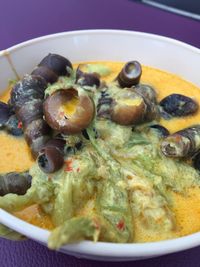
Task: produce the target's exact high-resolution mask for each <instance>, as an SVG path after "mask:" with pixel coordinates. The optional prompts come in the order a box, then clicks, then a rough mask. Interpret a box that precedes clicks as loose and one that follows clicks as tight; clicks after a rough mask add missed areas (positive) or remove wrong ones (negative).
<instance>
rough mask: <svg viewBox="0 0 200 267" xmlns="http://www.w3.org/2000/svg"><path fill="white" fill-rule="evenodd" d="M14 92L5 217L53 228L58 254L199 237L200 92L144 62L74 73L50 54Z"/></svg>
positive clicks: (2, 180)
mask: <svg viewBox="0 0 200 267" xmlns="http://www.w3.org/2000/svg"><path fill="white" fill-rule="evenodd" d="M11 87H12V88H11V89H10V90H8V91H6V93H5V94H4V95H2V97H1V101H2V102H1V103H0V104H1V105H0V110H1V113H0V114H1V117H0V122H1V127H2V132H1V135H0V143H1V151H0V153H1V158H2V159H5V158H6V159H7V160H6V161H1V165H0V172H1V176H0V195H1V196H0V208H3V209H5V210H7V211H9V212H11V213H13V214H14V215H16V216H17V217H19V218H22V219H23V220H26V221H28V222H30V223H32V224H35V225H37V226H40V227H43V228H46V229H50V230H51V231H52V232H51V235H50V238H49V243H48V245H49V247H50V248H53V249H58V248H59V247H60V246H62V245H64V244H67V243H71V242H76V241H79V240H81V239H93V240H95V241H97V240H100V241H106V242H116V243H131V242H132V243H133V242H148V241H158V240H163V239H169V238H174V237H178V236H183V235H187V234H190V233H193V232H196V231H199V229H200V222H199V220H198V214H199V212H200V207H199V205H198V202H199V195H200V194H199V192H200V188H199V185H200V174H199V169H200V163H199V158H200V156H199V150H200V142H199V140H200V139H199V136H200V126H199V125H198V121H199V117H200V111H199V102H200V91H199V89H198V88H197V87H196V86H194V85H192V84H191V83H189V82H187V81H184V80H183V79H181V78H180V77H177V76H175V75H172V74H169V73H166V72H163V71H160V70H157V69H154V68H151V67H146V66H141V64H140V63H139V62H138V61H134V60H133V61H130V62H127V63H119V62H93V63H92V62H84V63H81V64H74V66H73V65H72V64H71V62H70V61H69V60H68V59H66V58H64V57H62V56H60V55H55V54H49V55H47V56H46V57H45V58H44V59H43V60H42V61H41V62H40V63H39V64H38V66H36V68H35V69H34V70H33V72H32V73H31V74H26V75H25V76H24V77H22V79H21V80H20V81H14V82H13V85H12V86H11ZM6 103H7V104H6ZM13 148H14V149H13ZM188 218H189V219H188Z"/></svg>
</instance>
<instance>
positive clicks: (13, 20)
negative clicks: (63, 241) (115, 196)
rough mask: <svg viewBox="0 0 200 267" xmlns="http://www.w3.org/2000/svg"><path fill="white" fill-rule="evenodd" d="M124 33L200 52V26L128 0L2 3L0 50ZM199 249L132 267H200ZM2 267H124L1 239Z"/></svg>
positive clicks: (24, 242)
mask: <svg viewBox="0 0 200 267" xmlns="http://www.w3.org/2000/svg"><path fill="white" fill-rule="evenodd" d="M95 28H96V29H100V28H107V29H126V30H136V31H144V32H150V33H156V34H160V35H164V36H169V37H172V38H176V39H178V40H181V41H184V42H186V43H189V44H192V45H194V46H196V47H199V48H200V22H198V21H195V20H192V19H188V18H184V17H181V16H177V15H174V14H171V13H168V12H164V11H161V10H159V9H155V8H151V7H147V6H144V5H140V4H137V3H134V2H132V1H128V0H57V1H53V0H32V1H30V0H29V1H27V0H20V1H15V0H14V1H13V0H7V1H1V6H0V50H1V49H4V48H7V47H9V46H12V45H14V44H17V43H19V42H22V41H25V40H28V39H31V38H34V37H38V36H41V35H45V34H50V33H55V32H61V31H69V30H80V29H95ZM199 255H200V247H198V248H195V249H191V250H188V251H186V252H181V253H176V254H172V255H169V256H163V257H160V258H156V259H150V260H145V261H140V262H129V263H123V266H124V267H126V266H127V267H128V266H135V267H136V266H137V267H139V266H142V267H147V266H148V267H149V266H162V267H165V266H166V267H168V266H173V267H174V266H175V267H179V266H181V267H187V266H190V267H194V266H200V256H199ZM0 266H1V267H18V266H20V267H22V266H29V267H33V266H34V267H35V266H43V267H46V266H48V267H51V266H52V267H57V266H59V267H62V266H72V267H78V266H82V267H85V266H87V267H89V266H96V267H97V266H101V267H104V266H121V263H100V262H95V261H88V260H79V259H76V258H74V257H70V256H66V255H64V254H61V253H57V252H53V251H49V250H48V249H47V248H45V247H43V246H41V245H39V244H37V243H35V242H33V241H23V242H20V243H16V242H11V241H6V240H2V239H1V240H0Z"/></svg>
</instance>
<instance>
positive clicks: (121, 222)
mask: <svg viewBox="0 0 200 267" xmlns="http://www.w3.org/2000/svg"><path fill="white" fill-rule="evenodd" d="M117 228H118V229H119V230H120V231H123V230H124V228H125V223H124V221H123V220H120V221H119V222H118V224H117Z"/></svg>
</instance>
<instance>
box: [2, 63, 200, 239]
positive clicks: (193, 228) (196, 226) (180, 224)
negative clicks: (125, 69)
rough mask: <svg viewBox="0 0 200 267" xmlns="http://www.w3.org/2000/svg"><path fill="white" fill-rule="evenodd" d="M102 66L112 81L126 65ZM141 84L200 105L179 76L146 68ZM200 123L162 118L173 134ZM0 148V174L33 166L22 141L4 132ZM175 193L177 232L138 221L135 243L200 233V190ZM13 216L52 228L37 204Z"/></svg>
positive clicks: (199, 94)
mask: <svg viewBox="0 0 200 267" xmlns="http://www.w3.org/2000/svg"><path fill="white" fill-rule="evenodd" d="M94 63H95V62H94ZM96 63H97V62H96ZM98 63H99V62H98ZM101 64H105V65H106V66H108V67H109V68H111V70H112V72H111V74H109V75H108V76H105V77H103V78H102V79H103V80H105V81H112V80H113V79H114V78H115V77H116V76H117V74H118V73H119V71H120V70H121V68H122V66H123V63H118V62H101ZM76 66H77V64H76V65H75V67H76ZM141 82H143V83H148V84H151V85H152V86H154V88H155V89H156V91H157V93H158V101H159V100H161V99H162V98H164V97H165V96H167V95H169V94H172V93H180V94H184V95H186V96H189V97H194V98H195V99H196V100H197V101H198V103H200V90H199V88H197V87H196V86H195V85H193V84H191V83H189V82H187V81H185V80H183V79H182V78H181V77H178V76H176V75H173V74H169V73H166V72H163V71H161V70H158V69H154V68H150V67H146V66H143V73H142V78H141ZM8 99H9V90H7V91H6V93H4V94H3V95H2V96H1V97H0V100H1V101H5V102H7V100H8ZM199 122H200V110H199V111H198V112H197V113H196V114H195V115H193V116H189V117H185V118H177V119H172V120H169V121H166V120H163V119H161V124H163V125H164V126H165V127H167V128H168V129H169V130H170V132H172V133H173V132H175V131H177V130H180V129H183V128H185V127H188V126H190V125H192V124H196V123H199ZM0 147H1V149H0V172H9V171H14V170H15V171H23V170H27V169H28V168H30V167H31V165H32V164H33V163H34V160H33V159H32V157H31V154H30V151H29V148H28V146H27V144H26V143H25V141H24V140H23V138H15V137H12V136H8V135H6V134H4V133H1V134H0ZM172 194H173V202H174V207H173V211H174V213H175V216H176V223H177V228H176V230H175V231H173V233H171V234H168V235H166V234H163V233H157V234H155V232H154V233H152V232H150V231H148V230H144V229H143V228H142V227H141V225H140V224H139V222H137V221H134V231H135V241H136V242H148V241H157V240H161V239H165V238H172V237H176V236H184V235H188V234H191V233H193V232H197V231H200V204H199V203H200V188H190V189H189V190H188V194H187V195H186V196H182V195H180V194H177V193H172ZM14 214H15V215H16V216H17V217H19V218H21V219H23V220H25V221H27V222H29V223H32V224H34V225H37V226H39V227H42V228H47V229H52V228H53V224H52V222H51V219H50V217H49V216H48V215H46V214H44V212H42V210H41V209H40V207H39V206H38V205H33V206H30V207H28V208H25V209H24V210H22V211H20V212H15V213H14Z"/></svg>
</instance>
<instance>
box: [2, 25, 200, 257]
mask: <svg viewBox="0 0 200 267" xmlns="http://www.w3.org/2000/svg"><path fill="white" fill-rule="evenodd" d="M85 34H87V35H88V34H89V35H93V34H104V35H105V34H120V35H134V36H137V37H141V38H150V39H154V40H160V41H163V42H165V43H166V42H167V43H170V44H174V45H176V46H182V47H184V48H185V49H187V50H188V49H189V50H190V51H192V52H194V53H197V54H200V49H199V48H197V47H194V46H192V45H190V44H186V43H184V42H182V41H178V40H175V39H172V38H169V37H165V36H161V35H157V34H151V33H145V32H138V31H127V30H112V29H98V30H96V29H94V30H79V31H69V32H60V33H54V34H50V35H45V36H41V37H38V38H34V39H31V40H28V41H25V42H22V43H20V44H16V45H14V46H11V47H10V48H8V49H4V50H1V51H0V57H2V56H4V53H5V52H9V53H12V52H14V51H16V50H18V49H20V48H23V47H25V46H29V45H32V44H34V43H39V42H42V41H43V40H49V39H54V38H57V37H62V36H66V35H67V36H77V35H85ZM0 223H2V224H4V225H6V226H8V227H10V228H11V229H14V230H15V231H18V232H20V233H22V234H23V235H25V236H28V237H30V238H31V239H33V240H36V241H38V242H40V243H43V244H47V240H48V236H49V234H50V232H49V231H48V230H44V229H42V228H39V227H37V226H34V225H32V224H30V223H27V222H25V221H23V220H21V219H19V218H17V217H15V216H14V215H12V214H10V213H8V212H7V211H5V210H3V209H0ZM198 245H200V232H197V233H193V234H190V235H187V236H183V237H178V238H173V239H170V240H163V241H155V242H147V243H128V244H125V243H108V242H96V243H94V242H93V241H81V242H80V243H77V244H69V245H66V246H64V247H62V248H61V251H66V252H69V253H70V252H72V253H80V254H84V255H94V256H101V257H103V256H104V257H105V256H106V257H115V258H122V257H125V258H134V257H148V256H149V257H150V256H159V255H164V254H168V253H173V252H178V251H183V250H186V249H189V248H193V247H196V246H198Z"/></svg>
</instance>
